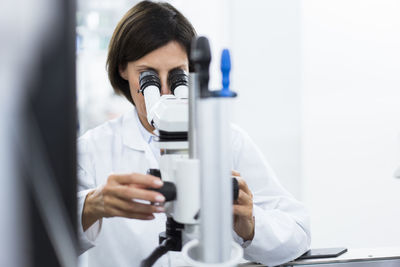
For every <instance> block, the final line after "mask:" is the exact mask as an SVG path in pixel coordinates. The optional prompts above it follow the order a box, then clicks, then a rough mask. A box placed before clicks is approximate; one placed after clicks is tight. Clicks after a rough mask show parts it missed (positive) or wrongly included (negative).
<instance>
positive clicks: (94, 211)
mask: <svg viewBox="0 0 400 267" xmlns="http://www.w3.org/2000/svg"><path fill="white" fill-rule="evenodd" d="M162 185H163V182H162V181H161V179H159V178H157V177H155V176H152V175H144V174H139V173H132V174H113V175H110V176H109V177H108V179H107V183H106V184H105V185H104V186H103V187H100V188H98V189H96V190H93V191H91V192H89V193H88V194H87V196H86V199H85V204H84V207H83V212H82V226H83V230H84V231H86V230H87V229H88V228H89V227H90V226H91V225H93V224H94V223H95V222H96V221H97V220H99V219H101V218H109V217H116V216H117V217H125V218H132V219H140V220H152V219H154V215H153V213H159V212H164V208H163V207H162V206H155V205H152V204H151V203H148V204H146V203H143V202H137V201H135V200H146V201H149V202H152V203H154V202H156V203H162V202H164V201H165V198H164V196H163V195H162V194H160V193H158V192H155V191H152V190H148V189H147V188H160V187H161V186H162Z"/></svg>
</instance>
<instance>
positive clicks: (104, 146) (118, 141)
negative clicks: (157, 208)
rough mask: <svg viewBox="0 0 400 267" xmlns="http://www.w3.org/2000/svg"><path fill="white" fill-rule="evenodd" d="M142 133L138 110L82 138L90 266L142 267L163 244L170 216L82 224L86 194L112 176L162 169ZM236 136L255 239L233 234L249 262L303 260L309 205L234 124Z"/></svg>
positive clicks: (235, 157) (237, 164)
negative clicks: (298, 198)
mask: <svg viewBox="0 0 400 267" xmlns="http://www.w3.org/2000/svg"><path fill="white" fill-rule="evenodd" d="M143 129H144V128H143V126H142V125H141V124H140V121H139V118H138V115H137V112H136V110H135V109H133V110H132V111H131V112H128V113H127V114H125V115H124V116H121V117H120V118H117V119H115V120H112V121H109V122H107V123H104V124H102V125H100V126H99V127H97V128H95V129H92V130H90V131H88V132H87V133H86V134H84V135H83V136H82V137H81V138H79V141H78V149H79V154H78V155H79V156H78V157H79V158H78V161H79V164H78V212H79V214H78V218H79V239H80V241H81V253H83V252H84V251H87V250H88V251H87V253H86V254H87V257H88V263H89V267H103V266H104V267H105V266H107V267H114V266H118V267H128V266H129V267H132V266H139V265H140V261H141V260H142V259H143V258H145V257H147V256H148V255H149V254H150V253H151V252H152V250H153V249H154V248H155V247H156V246H158V234H159V233H160V232H163V231H165V220H166V218H165V217H166V216H165V214H156V215H155V219H154V220H151V221H141V220H134V219H125V218H105V219H102V220H101V221H98V222H96V223H95V224H94V225H92V226H91V227H90V228H89V229H88V230H87V231H86V232H83V229H82V225H81V216H82V209H83V205H84V201H85V198H86V194H87V193H88V192H89V191H91V190H93V189H95V188H96V187H99V186H101V185H103V184H105V183H106V181H107V178H108V176H109V175H110V174H111V173H116V174H117V173H120V174H122V173H132V172H137V173H146V171H147V169H149V168H157V167H158V159H157V154H156V153H154V149H153V150H152V149H151V146H150V145H149V143H148V142H147V140H145V138H144V136H143ZM141 131H142V132H141ZM231 137H232V138H231V142H232V146H231V147H232V169H234V170H237V171H238V172H240V174H241V176H242V177H243V179H245V180H246V182H247V184H248V186H249V188H250V190H251V191H252V193H253V198H254V199H253V200H254V208H253V213H254V217H255V236H254V239H253V240H252V241H251V242H244V243H243V240H241V238H239V237H238V236H237V235H236V234H234V239H235V241H236V242H238V243H239V244H240V245H242V247H244V258H245V259H247V260H250V261H255V262H260V263H263V264H266V265H270V266H273V265H278V264H281V263H284V262H287V261H290V260H292V259H294V258H296V257H298V256H300V255H301V254H303V253H304V252H305V251H307V249H308V248H309V245H310V230H309V218H308V215H307V212H306V210H305V207H304V206H303V205H302V204H301V203H300V202H298V201H296V200H295V199H294V198H293V197H292V196H291V195H290V194H289V193H288V192H287V191H286V190H285V189H283V188H282V186H281V185H280V184H279V182H278V181H277V179H276V177H275V175H274V173H273V171H272V170H271V169H270V167H269V166H268V164H267V162H266V161H265V160H264V158H263V156H262V154H261V153H260V151H259V150H258V149H257V147H256V146H255V144H254V143H253V142H252V141H251V140H250V138H249V137H248V136H247V135H246V134H245V133H244V132H243V131H241V130H240V129H239V128H237V127H235V126H232V133H231ZM146 139H147V138H146ZM174 256H176V254H175V255H173V257H174ZM170 257H171V256H170ZM156 266H168V257H167V256H163V257H162V258H161V259H160V260H159V261H158V262H157V263H156Z"/></svg>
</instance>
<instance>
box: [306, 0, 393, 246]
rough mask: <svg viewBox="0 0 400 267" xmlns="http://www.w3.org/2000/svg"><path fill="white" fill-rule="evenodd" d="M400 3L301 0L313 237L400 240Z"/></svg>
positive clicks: (351, 241) (372, 242) (321, 242)
mask: <svg viewBox="0 0 400 267" xmlns="http://www.w3.org/2000/svg"><path fill="white" fill-rule="evenodd" d="M399 14H400V2H399V1H396V0H383V1H382V0H380V1H371V0H369V1H365V0H363V1H356V0H334V1H318V0H312V1H311V0H307V1H303V2H302V25H303V26H302V29H303V31H302V34H303V35H302V44H303V49H302V52H303V65H302V69H303V93H302V96H303V106H302V114H303V115H302V133H303V135H302V147H303V154H302V161H303V165H302V167H303V178H304V181H305V184H304V187H303V188H304V199H305V200H306V203H307V205H308V206H309V208H310V211H311V215H312V225H313V234H314V236H313V244H314V245H315V246H336V245H342V244H343V245H346V246H351V247H377V246H396V245H397V246H399V245H400V227H399V226H400V208H399V204H400V180H395V179H394V178H393V172H394V169H395V168H396V164H397V163H399V162H400V161H399V145H398V144H399V143H398V140H397V134H398V133H399V132H400V105H399V103H400V102H399V100H400V90H399V89H400V49H399V48H400V16H399Z"/></svg>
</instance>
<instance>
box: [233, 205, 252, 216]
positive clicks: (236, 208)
mask: <svg viewBox="0 0 400 267" xmlns="http://www.w3.org/2000/svg"><path fill="white" fill-rule="evenodd" d="M233 214H234V215H237V216H244V217H248V218H251V217H252V216H253V209H252V207H249V206H242V205H233Z"/></svg>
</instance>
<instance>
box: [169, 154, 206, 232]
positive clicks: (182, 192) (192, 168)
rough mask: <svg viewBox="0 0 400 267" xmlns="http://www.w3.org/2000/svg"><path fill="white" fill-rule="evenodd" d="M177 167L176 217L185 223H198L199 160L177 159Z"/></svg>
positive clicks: (178, 220)
mask: <svg viewBox="0 0 400 267" xmlns="http://www.w3.org/2000/svg"><path fill="white" fill-rule="evenodd" d="M175 167H176V170H175V185H176V191H177V192H176V196H177V199H176V201H175V205H174V219H175V221H177V222H179V223H183V224H196V223H197V222H198V220H197V219H196V218H195V217H196V215H197V213H198V212H199V209H200V179H199V160H197V159H188V158H186V159H185V158H180V159H176V161H175Z"/></svg>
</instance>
